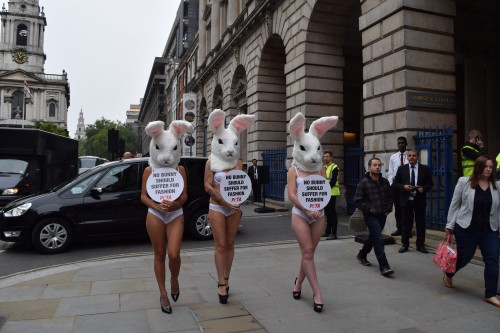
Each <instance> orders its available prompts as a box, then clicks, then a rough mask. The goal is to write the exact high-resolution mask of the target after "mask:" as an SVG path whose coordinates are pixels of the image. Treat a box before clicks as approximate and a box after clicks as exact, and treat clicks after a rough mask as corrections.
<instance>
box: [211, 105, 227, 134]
mask: <svg viewBox="0 0 500 333" xmlns="http://www.w3.org/2000/svg"><path fill="white" fill-rule="evenodd" d="M225 118H226V114H225V113H224V111H222V110H221V109H215V110H213V111H212V112H211V113H210V115H209V116H208V128H210V131H211V132H212V133H218V132H220V131H221V130H223V129H224V119H225Z"/></svg>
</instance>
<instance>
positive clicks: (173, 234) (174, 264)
mask: <svg viewBox="0 0 500 333" xmlns="http://www.w3.org/2000/svg"><path fill="white" fill-rule="evenodd" d="M183 232H184V216H183V215H181V216H179V217H177V218H176V219H174V220H173V221H172V222H170V223H169V224H168V225H167V254H168V267H169V269H170V288H171V292H172V294H178V293H179V280H178V277H179V271H180V269H181V255H180V254H181V243H182V233H183Z"/></svg>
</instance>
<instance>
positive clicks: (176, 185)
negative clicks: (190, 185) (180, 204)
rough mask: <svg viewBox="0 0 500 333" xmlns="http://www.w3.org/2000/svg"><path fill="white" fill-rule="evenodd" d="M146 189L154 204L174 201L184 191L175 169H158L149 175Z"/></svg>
mask: <svg viewBox="0 0 500 333" xmlns="http://www.w3.org/2000/svg"><path fill="white" fill-rule="evenodd" d="M146 189H147V191H148V194H149V196H150V197H151V199H153V200H154V201H156V202H163V201H174V200H175V199H177V198H178V197H180V195H181V194H182V191H183V190H184V179H183V178H182V175H181V174H180V173H179V172H178V171H177V170H175V169H172V168H159V169H156V170H154V171H153V172H152V173H151V175H149V177H148V181H147V183H146Z"/></svg>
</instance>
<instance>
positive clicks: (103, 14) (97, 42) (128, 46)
mask: <svg viewBox="0 0 500 333" xmlns="http://www.w3.org/2000/svg"><path fill="white" fill-rule="evenodd" d="M179 3H180V0H140V1H139V0H39V4H40V6H43V7H44V12H45V16H46V18H47V27H46V29H45V44H44V47H45V54H46V55H47V60H46V62H45V73H46V74H62V70H63V69H64V70H66V72H67V73H68V80H69V84H70V94H71V97H70V98H71V100H70V103H71V104H70V107H69V110H68V131H69V133H70V136H71V137H73V136H74V134H75V131H76V125H77V123H78V116H79V113H80V109H83V115H84V118H85V125H89V124H93V123H94V122H95V121H96V120H97V119H100V118H102V117H104V118H106V119H109V120H119V121H121V122H122V123H124V122H125V119H126V115H125V113H126V111H127V110H128V108H129V106H130V104H139V101H140V99H141V98H142V97H143V96H144V92H145V90H146V84H147V81H148V79H149V74H150V72H151V67H152V65H153V60H154V58H155V57H160V56H161V55H162V53H163V49H164V48H165V44H166V42H167V39H168V36H169V34H170V29H171V27H172V23H173V21H174V19H175V14H176V12H177V8H178V7H179Z"/></svg>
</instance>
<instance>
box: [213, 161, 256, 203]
mask: <svg viewBox="0 0 500 333" xmlns="http://www.w3.org/2000/svg"><path fill="white" fill-rule="evenodd" d="M251 191H252V182H251V181H250V177H248V175H247V174H246V173H244V172H243V171H241V170H231V171H229V172H227V173H226V174H225V175H224V177H222V181H221V183H220V193H221V194H222V198H223V199H224V200H226V201H227V202H228V203H230V204H233V205H240V204H242V203H243V202H245V200H246V199H248V197H249V196H250V192H251Z"/></svg>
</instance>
